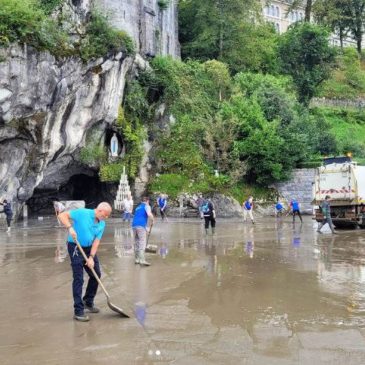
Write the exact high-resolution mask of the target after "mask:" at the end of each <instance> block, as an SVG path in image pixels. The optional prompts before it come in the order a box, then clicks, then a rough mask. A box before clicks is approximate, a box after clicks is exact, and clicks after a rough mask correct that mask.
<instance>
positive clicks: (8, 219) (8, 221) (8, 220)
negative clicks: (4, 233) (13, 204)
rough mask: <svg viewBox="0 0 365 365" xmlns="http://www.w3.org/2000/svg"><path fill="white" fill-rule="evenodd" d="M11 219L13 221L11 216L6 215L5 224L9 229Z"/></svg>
mask: <svg viewBox="0 0 365 365" xmlns="http://www.w3.org/2000/svg"><path fill="white" fill-rule="evenodd" d="M12 219H13V216H12V215H6V223H7V225H8V227H10V224H11V220H12Z"/></svg>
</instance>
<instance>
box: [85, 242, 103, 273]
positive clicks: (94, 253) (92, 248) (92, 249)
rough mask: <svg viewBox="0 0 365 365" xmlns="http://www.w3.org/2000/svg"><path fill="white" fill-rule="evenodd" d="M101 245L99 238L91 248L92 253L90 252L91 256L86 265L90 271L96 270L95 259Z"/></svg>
mask: <svg viewBox="0 0 365 365" xmlns="http://www.w3.org/2000/svg"><path fill="white" fill-rule="evenodd" d="M99 245H100V240H99V238H95V240H94V242H93V244H92V246H91V251H90V255H89V258H88V259H87V260H86V265H87V267H89V268H90V269H92V268H94V265H95V263H94V257H95V255H96V252H97V251H98V248H99Z"/></svg>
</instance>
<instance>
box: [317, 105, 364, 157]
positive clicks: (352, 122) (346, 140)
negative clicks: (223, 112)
mask: <svg viewBox="0 0 365 365" xmlns="http://www.w3.org/2000/svg"><path fill="white" fill-rule="evenodd" d="M312 114H313V116H314V117H315V118H316V119H317V120H320V121H321V122H322V121H324V122H325V123H326V125H327V126H328V127H327V128H328V129H329V131H330V132H331V133H332V134H333V135H334V136H335V141H336V142H335V147H336V148H335V150H334V151H333V149H332V150H331V153H328V154H337V155H342V154H344V153H347V152H352V153H353V156H354V158H355V159H356V158H357V157H365V142H364V141H365V113H364V111H362V110H360V109H343V108H333V107H331V108H315V109H313V110H312ZM323 154H325V153H323Z"/></svg>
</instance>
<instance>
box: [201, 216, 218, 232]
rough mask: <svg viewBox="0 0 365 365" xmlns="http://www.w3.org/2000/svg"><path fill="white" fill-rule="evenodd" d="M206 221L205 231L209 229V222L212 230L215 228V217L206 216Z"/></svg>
mask: <svg viewBox="0 0 365 365" xmlns="http://www.w3.org/2000/svg"><path fill="white" fill-rule="evenodd" d="M204 220H205V229H208V228H209V222H210V226H211V227H212V228H214V227H215V218H214V217H213V215H208V216H204Z"/></svg>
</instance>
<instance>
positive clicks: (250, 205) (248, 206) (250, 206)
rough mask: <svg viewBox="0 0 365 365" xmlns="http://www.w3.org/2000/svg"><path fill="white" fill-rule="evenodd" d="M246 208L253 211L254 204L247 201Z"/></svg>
mask: <svg viewBox="0 0 365 365" xmlns="http://www.w3.org/2000/svg"><path fill="white" fill-rule="evenodd" d="M245 208H246V209H247V210H251V208H252V203H250V202H249V201H248V200H246V201H245Z"/></svg>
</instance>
